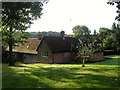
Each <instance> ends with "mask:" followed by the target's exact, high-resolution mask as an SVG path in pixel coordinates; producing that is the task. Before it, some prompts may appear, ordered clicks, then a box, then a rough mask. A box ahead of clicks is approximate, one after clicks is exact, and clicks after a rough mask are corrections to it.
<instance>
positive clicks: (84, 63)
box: [82, 57, 85, 67]
mask: <svg viewBox="0 0 120 90" xmlns="http://www.w3.org/2000/svg"><path fill="white" fill-rule="evenodd" d="M82 63H83V65H82V67H85V57H83V61H82Z"/></svg>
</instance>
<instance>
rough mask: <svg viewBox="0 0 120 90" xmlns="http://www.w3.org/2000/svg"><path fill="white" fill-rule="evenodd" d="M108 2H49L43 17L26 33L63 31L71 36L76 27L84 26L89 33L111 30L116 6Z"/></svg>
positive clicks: (82, 0)
mask: <svg viewBox="0 0 120 90" xmlns="http://www.w3.org/2000/svg"><path fill="white" fill-rule="evenodd" d="M107 1H108V0H49V2H48V3H47V4H45V5H44V8H43V11H42V12H43V15H42V16H41V18H40V19H38V20H35V21H34V24H32V25H31V28H29V29H28V30H27V31H40V32H41V31H56V32H60V31H61V30H64V31H65V33H66V34H72V28H73V27H74V26H76V25H86V26H87V27H88V28H89V29H90V30H91V32H93V31H94V30H97V31H98V30H99V28H100V27H107V28H111V26H112V23H113V22H114V18H115V16H116V15H117V14H116V10H117V8H116V6H111V5H108V4H107Z"/></svg>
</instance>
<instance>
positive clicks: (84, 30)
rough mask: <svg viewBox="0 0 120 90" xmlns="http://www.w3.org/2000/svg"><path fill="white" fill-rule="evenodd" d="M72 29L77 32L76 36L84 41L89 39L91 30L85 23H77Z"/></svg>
mask: <svg viewBox="0 0 120 90" xmlns="http://www.w3.org/2000/svg"><path fill="white" fill-rule="evenodd" d="M72 30H73V33H74V34H75V37H79V38H81V40H83V41H88V39H89V38H90V33H91V31H90V30H89V29H88V27H87V26H85V25H77V26H75V27H73V29H72Z"/></svg>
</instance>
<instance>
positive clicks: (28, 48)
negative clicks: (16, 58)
mask: <svg viewBox="0 0 120 90" xmlns="http://www.w3.org/2000/svg"><path fill="white" fill-rule="evenodd" d="M39 44H40V40H39V39H37V38H29V39H27V41H26V42H25V43H24V44H23V45H22V44H20V45H18V46H16V47H15V48H14V49H13V52H19V53H29V54H37V51H36V50H37V48H38V46H39Z"/></svg>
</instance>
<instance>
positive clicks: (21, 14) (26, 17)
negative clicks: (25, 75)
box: [1, 0, 46, 65]
mask: <svg viewBox="0 0 120 90" xmlns="http://www.w3.org/2000/svg"><path fill="white" fill-rule="evenodd" d="M42 1H46V0H41V2H3V3H2V20H1V21H2V23H1V26H2V29H1V31H2V37H3V42H5V43H7V45H8V47H9V65H14V60H13V59H12V49H13V46H14V45H16V43H19V42H23V41H24V40H25V38H26V36H25V34H24V32H25V30H26V29H27V28H29V27H30V25H31V24H32V22H33V20H36V19H38V18H40V16H41V15H42V12H41V11H42V9H43V2H42ZM16 33H17V34H16Z"/></svg>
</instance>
